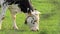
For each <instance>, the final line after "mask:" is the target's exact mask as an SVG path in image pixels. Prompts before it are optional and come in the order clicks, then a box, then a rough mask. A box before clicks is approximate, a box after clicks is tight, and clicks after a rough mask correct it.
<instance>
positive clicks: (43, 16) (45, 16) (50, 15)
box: [41, 12, 56, 19]
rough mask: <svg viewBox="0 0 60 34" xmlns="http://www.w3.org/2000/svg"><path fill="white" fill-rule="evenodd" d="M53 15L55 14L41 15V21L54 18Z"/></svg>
mask: <svg viewBox="0 0 60 34" xmlns="http://www.w3.org/2000/svg"><path fill="white" fill-rule="evenodd" d="M55 14H56V13H55V12H51V13H45V14H42V15H41V19H48V18H50V17H52V16H54V15H55Z"/></svg>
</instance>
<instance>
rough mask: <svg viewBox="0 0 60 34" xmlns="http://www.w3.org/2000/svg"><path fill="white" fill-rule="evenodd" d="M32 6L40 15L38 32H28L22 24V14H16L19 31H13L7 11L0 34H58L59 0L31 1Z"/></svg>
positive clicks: (59, 26) (59, 27)
mask: <svg viewBox="0 0 60 34" xmlns="http://www.w3.org/2000/svg"><path fill="white" fill-rule="evenodd" d="M32 4H33V6H34V8H36V9H37V10H39V11H40V12H41V13H42V14H41V15H40V26H39V28H40V30H39V31H38V32H33V31H30V30H29V28H28V26H27V25H25V24H24V20H25V15H24V13H20V14H19V13H18V14H17V18H16V21H17V25H18V27H19V30H14V29H13V28H12V20H11V15H10V12H9V10H7V12H6V15H5V19H4V20H3V24H2V30H0V34H60V0H32ZM22 15H23V16H22Z"/></svg>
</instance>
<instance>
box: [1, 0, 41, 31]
mask: <svg viewBox="0 0 60 34" xmlns="http://www.w3.org/2000/svg"><path fill="white" fill-rule="evenodd" d="M0 5H1V13H0V29H1V26H2V20H3V19H4V15H5V12H6V9H7V8H9V10H10V12H11V16H12V19H13V27H14V29H18V27H17V25H16V13H17V12H20V10H21V11H22V12H23V13H25V14H26V20H25V24H28V25H29V27H30V29H31V30H33V31H36V30H39V14H40V12H39V11H37V10H35V9H34V8H33V7H32V4H31V2H30V0H0Z"/></svg>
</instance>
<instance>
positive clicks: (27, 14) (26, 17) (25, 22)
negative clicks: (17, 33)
mask: <svg viewBox="0 0 60 34" xmlns="http://www.w3.org/2000/svg"><path fill="white" fill-rule="evenodd" d="M25 15H26V19H27V17H28V13H25ZM26 19H25V24H27V21H26Z"/></svg>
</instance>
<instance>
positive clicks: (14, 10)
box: [8, 4, 21, 14]
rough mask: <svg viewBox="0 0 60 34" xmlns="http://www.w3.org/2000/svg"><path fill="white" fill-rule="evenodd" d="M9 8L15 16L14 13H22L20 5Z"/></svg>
mask: <svg viewBox="0 0 60 34" xmlns="http://www.w3.org/2000/svg"><path fill="white" fill-rule="evenodd" d="M8 8H9V10H10V12H11V13H13V14H14V13H17V12H18V13H20V12H21V10H20V8H19V7H18V5H16V4H15V5H14V4H13V5H9V7H8Z"/></svg>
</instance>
